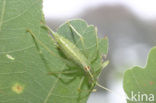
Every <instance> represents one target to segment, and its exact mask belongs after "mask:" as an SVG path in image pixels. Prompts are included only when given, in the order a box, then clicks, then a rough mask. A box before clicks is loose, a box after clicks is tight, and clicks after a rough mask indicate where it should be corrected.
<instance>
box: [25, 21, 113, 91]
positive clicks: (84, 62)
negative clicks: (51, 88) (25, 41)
mask: <svg viewBox="0 0 156 103" xmlns="http://www.w3.org/2000/svg"><path fill="white" fill-rule="evenodd" d="M67 24H68V25H69V27H70V28H71V29H72V31H73V32H75V33H76V35H77V36H79V37H80V40H81V43H82V46H83V48H84V40H83V37H82V35H81V34H80V33H79V32H78V31H77V30H76V29H75V28H74V27H73V26H72V25H71V24H70V23H69V22H67ZM42 27H43V28H45V29H47V30H48V31H49V32H50V33H51V34H52V36H53V38H52V39H53V40H54V41H55V42H56V45H57V47H58V48H59V50H60V51H61V52H62V53H63V54H64V55H65V57H66V58H67V59H68V60H69V61H72V62H73V63H75V64H76V65H77V66H79V67H80V68H81V69H82V70H83V71H84V72H85V74H86V75H87V77H88V78H89V80H90V82H91V85H92V86H91V88H93V87H94V86H95V85H97V86H99V87H101V88H103V89H105V90H107V91H110V92H112V91H111V90H110V89H108V88H105V87H103V86H101V85H100V84H99V83H98V82H97V80H96V77H95V75H94V74H95V71H94V70H93V68H92V67H91V63H90V61H89V60H88V59H87V57H86V56H85V55H84V54H83V53H82V52H81V51H80V49H79V48H78V47H77V46H76V45H75V44H73V43H72V42H71V41H70V40H68V39H66V38H65V37H63V36H61V35H59V34H58V33H57V32H54V31H52V30H51V29H50V28H49V27H48V26H46V25H43V26H42ZM27 32H29V33H30V34H31V36H32V37H33V38H34V39H35V40H37V41H38V42H39V43H40V44H41V45H42V46H43V47H44V48H45V49H46V50H48V51H49V52H50V53H51V54H52V55H54V53H53V52H52V51H51V50H50V49H49V48H48V47H47V46H46V45H45V44H44V43H43V42H41V41H40V40H39V39H38V38H37V37H36V36H35V34H34V33H33V32H32V31H31V30H29V29H28V30H27ZM58 57H59V56H58ZM59 58H60V57H59ZM65 61H66V60H65ZM108 63H109V61H106V62H104V63H103V64H102V66H103V68H104V67H105V66H107V65H108ZM60 73H61V72H60ZM84 78H85V76H83V77H82V79H81V81H80V86H79V88H78V90H80V88H81V85H82V83H83V81H84Z"/></svg>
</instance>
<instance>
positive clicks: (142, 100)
mask: <svg viewBox="0 0 156 103" xmlns="http://www.w3.org/2000/svg"><path fill="white" fill-rule="evenodd" d="M155 69H156V48H153V49H152V50H151V52H150V53H149V57H148V62H147V65H146V67H145V68H144V69H143V68H141V67H137V66H136V67H133V68H132V69H130V70H127V71H126V72H125V74H124V82H123V83H124V90H125V92H126V94H127V95H128V97H129V99H131V100H128V103H155V101H153V96H155V95H156V88H155V87H156V70H155ZM143 95H144V96H143ZM152 95H153V96H152Z"/></svg>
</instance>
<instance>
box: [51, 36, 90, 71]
mask: <svg viewBox="0 0 156 103" xmlns="http://www.w3.org/2000/svg"><path fill="white" fill-rule="evenodd" d="M53 36H54V38H55V40H56V42H57V44H58V47H59V48H60V49H61V51H62V52H63V53H64V55H65V56H66V57H67V58H68V59H70V60H72V61H74V63H76V64H78V65H80V66H81V67H82V68H85V67H86V66H89V64H90V63H89V62H88V60H87V58H86V57H85V56H84V55H83V54H82V53H81V51H80V50H79V48H77V47H76V46H75V45H74V44H73V43H72V42H70V41H69V40H67V39H66V38H64V37H62V36H60V35H59V34H57V33H55V34H54V35H53ZM84 70H85V69H84ZM85 71H86V70H85Z"/></svg>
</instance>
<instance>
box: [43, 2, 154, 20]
mask: <svg viewBox="0 0 156 103" xmlns="http://www.w3.org/2000/svg"><path fill="white" fill-rule="evenodd" d="M43 1H44V2H43V11H44V14H45V17H46V18H71V17H73V16H74V15H77V14H79V13H81V12H83V10H85V8H88V7H97V6H99V5H104V4H111V5H115V4H122V5H125V6H126V7H128V8H130V10H131V11H133V12H134V13H135V14H136V15H137V16H139V17H141V18H144V19H154V18H156V0H43Z"/></svg>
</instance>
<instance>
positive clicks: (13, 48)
mask: <svg viewBox="0 0 156 103" xmlns="http://www.w3.org/2000/svg"><path fill="white" fill-rule="evenodd" d="M41 23H42V24H43V23H44V18H43V15H42V1H41V0H0V103H61V102H63V103H86V101H87V99H88V96H89V93H90V92H89V91H90V83H89V82H88V81H87V79H86V80H85V82H84V83H83V86H82V89H83V90H84V91H82V92H79V91H78V90H77V89H78V87H79V84H80V81H81V78H82V76H83V75H84V74H83V73H82V72H81V71H79V72H77V73H75V74H68V75H64V74H56V75H50V74H49V73H51V72H61V71H63V70H66V69H75V70H77V69H78V70H79V69H80V68H79V67H76V68H75V67H72V68H71V67H69V66H67V65H66V63H65V62H64V61H62V59H61V58H58V55H60V51H59V50H58V49H57V47H56V46H55V42H54V41H53V40H52V38H51V37H50V36H49V35H48V32H47V30H45V29H43V28H41V26H40V25H41ZM71 24H72V25H73V26H74V27H75V28H76V29H77V30H78V32H80V33H81V34H82V36H83V38H84V41H85V46H84V48H82V45H81V43H80V41H79V38H78V37H76V35H75V34H73V35H75V36H74V37H75V38H73V37H71V33H74V32H72V31H71V30H70V29H69V27H67V26H68V25H67V24H64V25H62V26H61V27H60V28H59V29H58V33H60V35H63V36H65V37H66V38H67V39H69V40H71V41H72V42H73V43H74V44H75V45H77V46H78V47H79V48H80V49H81V51H82V52H83V53H85V54H86V56H87V57H88V59H89V60H93V59H94V57H96V50H97V48H96V42H97V41H96V40H97V39H96V35H95V34H96V31H95V28H94V26H88V24H87V23H86V22H84V21H82V20H73V21H71ZM65 27H67V28H68V29H65ZM28 30H30V31H32V32H33V33H34V35H35V36H36V38H37V39H38V40H39V41H41V42H42V43H43V44H44V45H45V46H46V47H48V49H46V48H45V47H44V46H43V45H42V44H41V43H39V41H37V40H36V39H33V38H32V36H31V34H30V33H29V32H27V31H28ZM105 41H107V40H105ZM98 43H99V44H100V43H101V44H102V42H101V40H99V42H98ZM101 44H100V46H101ZM103 45H105V48H104V49H101V50H100V55H102V54H103V53H104V54H106V53H105V52H104V51H107V49H108V47H107V43H106V44H105V43H104V44H103ZM99 48H100V47H99ZM48 50H49V51H50V52H49V51H48ZM100 65H101V56H98V58H97V59H96V60H95V62H94V63H93V64H92V66H93V67H94V68H95V70H96V69H97V70H99V68H100V69H101V67H100Z"/></svg>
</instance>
